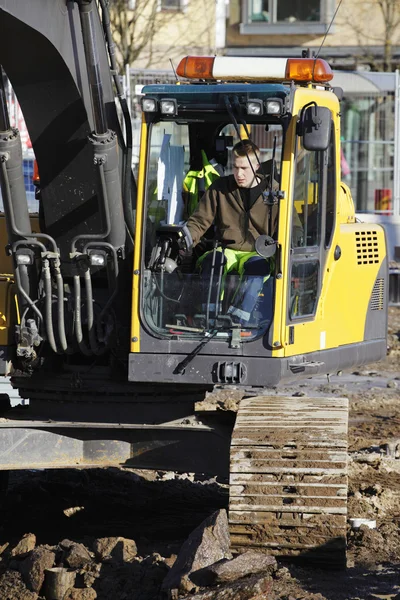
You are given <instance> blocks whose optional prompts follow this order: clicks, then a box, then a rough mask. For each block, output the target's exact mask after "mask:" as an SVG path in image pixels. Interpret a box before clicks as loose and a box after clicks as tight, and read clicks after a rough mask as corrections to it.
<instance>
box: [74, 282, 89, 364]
mask: <svg viewBox="0 0 400 600" xmlns="http://www.w3.org/2000/svg"><path fill="white" fill-rule="evenodd" d="M74 297H75V300H76V305H75V311H74V325H75V336H76V341H77V342H78V346H79V349H80V351H81V352H82V354H84V355H85V356H92V355H93V352H92V351H91V350H89V348H88V347H87V345H86V344H85V342H84V339H83V333H82V314H81V278H80V277H79V275H74Z"/></svg>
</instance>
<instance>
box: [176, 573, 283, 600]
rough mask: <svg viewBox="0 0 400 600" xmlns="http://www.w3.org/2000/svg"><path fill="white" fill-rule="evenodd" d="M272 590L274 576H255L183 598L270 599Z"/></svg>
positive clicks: (186, 599)
mask: <svg viewBox="0 0 400 600" xmlns="http://www.w3.org/2000/svg"><path fill="white" fill-rule="evenodd" d="M271 590H272V578H271V577H269V576H267V577H259V576H256V575H255V576H253V577H250V578H249V579H242V580H241V581H238V582H235V583H231V584H227V585H223V586H222V585H221V586H218V587H216V588H215V589H212V590H209V591H206V592H201V593H199V594H191V595H189V596H184V597H183V598H182V599H181V600H269V599H268V595H266V594H268V593H269V592H271Z"/></svg>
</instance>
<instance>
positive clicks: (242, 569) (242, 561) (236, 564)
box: [190, 551, 277, 586]
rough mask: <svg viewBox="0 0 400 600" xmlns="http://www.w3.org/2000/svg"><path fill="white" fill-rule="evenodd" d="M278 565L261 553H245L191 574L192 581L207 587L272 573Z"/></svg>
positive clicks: (273, 559) (274, 560)
mask: <svg viewBox="0 0 400 600" xmlns="http://www.w3.org/2000/svg"><path fill="white" fill-rule="evenodd" d="M276 568H277V563H276V559H275V558H274V557H273V556H268V555H267V554H261V553H260V552H254V551H249V552H244V553H243V554H239V556H236V558H233V559H232V560H220V561H218V562H216V563H214V564H213V565H210V566H208V567H204V568H203V569H199V570H198V571H194V572H193V573H191V574H190V579H191V581H193V582H194V583H195V584H196V585H199V586H207V585H217V584H218V583H226V582H230V581H235V580H237V579H241V578H242V577H246V576H248V575H257V574H259V573H263V572H267V571H268V572H269V573H272V572H274V571H275V570H276Z"/></svg>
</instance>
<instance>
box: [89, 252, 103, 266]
mask: <svg viewBox="0 0 400 600" xmlns="http://www.w3.org/2000/svg"><path fill="white" fill-rule="evenodd" d="M89 259H90V264H91V265H92V267H104V265H105V264H106V255H105V253H103V252H98V251H96V252H90V253H89Z"/></svg>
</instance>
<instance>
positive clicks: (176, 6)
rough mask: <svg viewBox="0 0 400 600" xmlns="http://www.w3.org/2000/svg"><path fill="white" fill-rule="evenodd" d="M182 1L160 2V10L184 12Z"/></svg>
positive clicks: (166, 0)
mask: <svg viewBox="0 0 400 600" xmlns="http://www.w3.org/2000/svg"><path fill="white" fill-rule="evenodd" d="M183 4H184V3H183V1H182V0H160V10H182V8H183Z"/></svg>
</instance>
